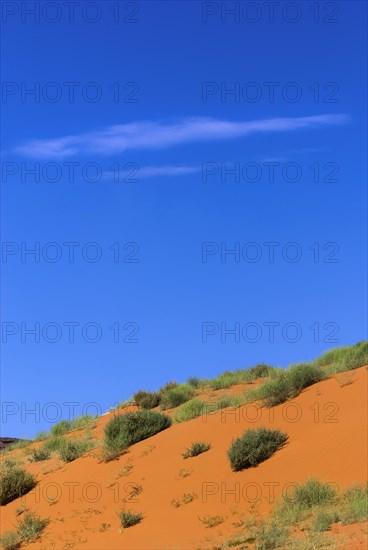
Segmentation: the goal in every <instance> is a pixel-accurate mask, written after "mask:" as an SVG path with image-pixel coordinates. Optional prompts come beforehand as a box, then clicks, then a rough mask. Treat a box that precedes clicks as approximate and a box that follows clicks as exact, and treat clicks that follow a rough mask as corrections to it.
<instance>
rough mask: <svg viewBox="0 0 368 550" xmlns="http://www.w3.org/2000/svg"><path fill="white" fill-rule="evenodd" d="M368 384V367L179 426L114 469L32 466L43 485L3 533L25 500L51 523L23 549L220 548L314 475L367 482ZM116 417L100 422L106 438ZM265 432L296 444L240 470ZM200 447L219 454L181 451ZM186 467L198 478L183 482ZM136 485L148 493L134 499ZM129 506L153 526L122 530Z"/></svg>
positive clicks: (360, 536)
mask: <svg viewBox="0 0 368 550" xmlns="http://www.w3.org/2000/svg"><path fill="white" fill-rule="evenodd" d="M367 378H368V370H367V368H366V367H362V368H360V369H357V370H355V371H354V372H353V383H352V384H350V385H347V386H344V387H341V386H340V384H339V382H338V381H337V380H336V377H332V378H330V379H328V380H325V381H323V382H320V383H319V384H316V385H314V386H312V387H310V388H308V389H307V390H305V391H303V392H302V394H301V395H299V396H298V397H297V398H296V399H293V400H291V401H289V402H288V403H285V404H283V405H280V406H278V407H275V408H273V409H259V408H256V407H255V405H245V406H242V407H240V408H238V409H235V410H234V409H226V410H224V411H220V412H217V413H213V414H210V415H208V416H207V417H200V418H196V419H193V420H191V421H189V422H185V423H183V424H177V425H174V426H172V427H171V428H169V429H168V430H165V431H164V432H161V433H159V434H157V435H156V436H154V437H152V438H150V439H148V440H146V441H142V442H140V443H138V444H136V445H134V446H133V447H131V449H130V450H129V452H128V453H127V454H125V455H123V456H121V457H120V459H119V460H116V461H113V462H110V463H107V464H105V463H100V462H99V461H98V459H97V457H96V451H91V452H90V453H89V455H88V456H86V457H84V458H81V459H78V460H76V461H75V462H72V463H70V464H67V465H65V464H63V463H62V462H60V461H59V460H58V459H56V458H53V459H51V460H49V461H47V462H41V463H35V464H31V465H29V466H28V469H29V470H30V471H33V472H35V473H37V477H38V479H39V484H38V486H37V488H36V489H35V490H33V491H31V492H30V493H29V494H28V495H26V496H25V497H24V498H23V499H17V500H16V501H13V502H12V503H10V504H8V505H7V506H5V507H3V508H2V510H1V516H2V520H3V528H2V529H3V530H6V529H12V528H13V526H14V525H15V524H16V515H15V510H16V509H17V508H19V507H20V505H21V501H22V502H24V503H25V504H26V506H27V507H28V508H30V509H31V510H34V511H36V512H37V513H38V514H40V515H41V516H42V517H45V516H49V517H50V520H51V521H50V524H49V526H48V527H47V528H46V529H45V531H44V533H43V535H42V537H41V539H40V540H39V541H38V542H36V543H34V544H30V545H28V546H24V547H23V546H22V548H28V549H29V550H31V549H41V548H42V549H45V550H46V549H47V550H50V549H57V550H59V549H66V548H81V549H86V550H101V549H109V550H115V549H140V550H142V549H145V550H146V549H147V550H148V549H160V550H161V549H196V548H201V549H202V548H213V547H214V545H215V544H217V545H219V544H220V543H221V541H223V540H224V539H225V538H226V537H228V536H229V534H233V533H235V532H239V533H240V532H241V527H235V526H234V525H233V524H234V523H236V522H237V521H239V520H240V519H241V518H242V517H244V516H245V515H248V517H249V509H250V503H251V502H250V501H253V502H255V500H256V499H257V497H258V498H260V499H261V500H260V502H259V506H258V509H259V512H260V513H261V514H263V513H266V512H267V511H268V510H269V508H270V506H272V503H273V502H274V500H275V499H277V498H279V497H280V495H281V494H282V492H283V491H287V489H288V487H289V488H290V487H291V485H292V483H298V482H302V481H304V480H305V479H306V478H308V477H311V476H315V477H318V478H320V479H322V480H325V481H329V482H332V483H337V484H338V486H339V487H341V488H344V487H346V486H348V485H350V484H352V483H353V482H355V481H357V482H359V483H364V482H365V481H366V480H367V477H368V475H367V474H368V472H367V463H366V457H367V438H366V433H367ZM109 418H110V415H108V416H105V417H103V418H101V419H100V421H99V426H98V427H97V428H96V433H97V436H98V437H101V434H102V427H103V425H104V424H105V423H106V422H107V421H108V420H109ZM259 426H266V427H272V428H277V429H280V430H282V431H284V432H287V433H288V435H289V440H288V443H287V445H286V446H285V447H284V448H283V449H281V450H279V451H278V452H277V453H276V454H275V455H274V456H273V457H272V458H271V459H269V460H268V461H266V462H264V463H262V464H260V465H259V466H258V467H257V468H252V469H248V470H245V471H242V472H237V473H235V472H232V471H231V469H230V465H229V462H228V459H227V454H226V453H227V449H228V448H229V445H230V443H231V441H232V439H233V438H234V437H237V436H239V435H241V434H242V433H243V431H244V430H245V429H246V428H249V427H259ZM195 440H204V441H209V442H211V444H212V448H211V449H210V451H208V452H207V453H204V454H202V455H200V456H198V457H196V458H191V459H187V460H184V459H183V458H182V457H181V453H182V452H183V450H184V449H185V448H186V447H187V446H189V445H190V444H191V443H192V442H193V441H195ZM94 455H95V456H94ZM182 469H186V470H188V471H189V473H190V475H188V476H187V477H185V478H180V476H179V472H180V470H182ZM50 470H51V471H50ZM52 470H54V471H52ZM46 472H48V473H46ZM135 484H138V485H140V486H142V492H141V494H139V495H138V496H136V497H134V498H132V499H130V500H129V492H130V491H131V490H132V487H133V486H134V485H135ZM72 486H73V490H72ZM73 493H74V494H73ZM185 493H186V494H192V495H193V494H194V495H195V498H194V500H193V501H192V502H190V503H188V504H184V505H182V506H180V507H177V508H176V507H174V506H173V505H172V504H171V501H172V500H173V499H175V498H177V497H180V496H182V495H183V494H185ZM56 496H57V498H58V500H57V502H56V503H53V502H52V498H53V497H56ZM50 499H51V500H50ZM124 499H128V502H126V503H124V502H122V501H123V500H124ZM123 507H126V508H129V509H132V510H135V511H139V512H142V513H143V514H144V519H143V521H142V522H141V523H140V524H139V525H136V526H134V527H131V528H129V529H125V530H124V531H123V532H120V530H119V519H118V517H117V512H118V511H119V510H121V509H122V508H123ZM217 515H220V516H223V518H224V522H223V523H222V524H220V525H218V526H216V527H213V528H207V527H206V526H205V525H204V524H203V523H202V522H201V521H200V519H199V518H202V519H203V517H204V516H217ZM103 524H106V525H105V526H104V527H103ZM355 527H356V529H355ZM340 530H341V529H340ZM335 531H339V529H338V528H336V529H335ZM345 531H346V534H347V536H348V537H350V536H351V537H352V539H351V541H350V542H347V543H346V545H345V547H346V548H354V550H355V548H362V549H363V548H366V547H367V546H366V545H367V542H366V539H365V535H364V532H363V531H362V525H360V526H347V528H345Z"/></svg>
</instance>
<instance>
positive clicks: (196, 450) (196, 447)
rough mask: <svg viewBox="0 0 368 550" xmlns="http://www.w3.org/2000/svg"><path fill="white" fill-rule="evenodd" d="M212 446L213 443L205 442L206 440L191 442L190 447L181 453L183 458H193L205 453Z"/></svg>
mask: <svg viewBox="0 0 368 550" xmlns="http://www.w3.org/2000/svg"><path fill="white" fill-rule="evenodd" d="M210 448H211V443H205V442H204V441H195V442H194V443H192V444H191V446H190V447H189V449H186V450H185V451H184V452H183V454H182V455H181V456H182V457H183V458H191V457H194V456H198V455H200V454H202V453H205V452H206V451H208V450H209V449H210Z"/></svg>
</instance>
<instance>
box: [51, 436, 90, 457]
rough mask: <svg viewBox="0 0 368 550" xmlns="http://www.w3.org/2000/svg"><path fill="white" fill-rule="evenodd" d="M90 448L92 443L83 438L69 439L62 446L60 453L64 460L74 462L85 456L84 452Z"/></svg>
mask: <svg viewBox="0 0 368 550" xmlns="http://www.w3.org/2000/svg"><path fill="white" fill-rule="evenodd" d="M90 448H91V445H90V443H89V442H88V441H84V440H81V439H78V440H77V439H67V440H65V441H64V443H63V444H62V445H61V446H60V448H59V450H58V455H59V458H61V460H63V461H64V462H73V460H76V459H77V458H80V457H81V456H83V455H84V453H85V452H86V451H88V449H90Z"/></svg>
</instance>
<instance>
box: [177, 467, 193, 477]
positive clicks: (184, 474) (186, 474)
mask: <svg viewBox="0 0 368 550" xmlns="http://www.w3.org/2000/svg"><path fill="white" fill-rule="evenodd" d="M191 473H192V472H191V471H190V470H187V469H186V468H182V469H181V470H179V474H178V477H177V479H185V478H186V477H189V476H190V475H191Z"/></svg>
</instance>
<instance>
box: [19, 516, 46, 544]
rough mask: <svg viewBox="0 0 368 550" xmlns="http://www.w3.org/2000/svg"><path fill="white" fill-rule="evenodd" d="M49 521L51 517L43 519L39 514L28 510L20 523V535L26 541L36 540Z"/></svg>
mask: <svg viewBox="0 0 368 550" xmlns="http://www.w3.org/2000/svg"><path fill="white" fill-rule="evenodd" d="M48 523H49V519H47V518H46V519H41V518H40V516H38V515H37V514H35V513H33V512H27V513H26V514H24V516H23V519H22V520H21V521H20V522H19V524H18V535H19V536H20V537H21V539H22V540H24V541H25V542H34V541H35V540H37V539H38V537H39V536H40V533H41V532H42V531H43V530H44V529H45V527H46V525H47V524H48Z"/></svg>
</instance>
